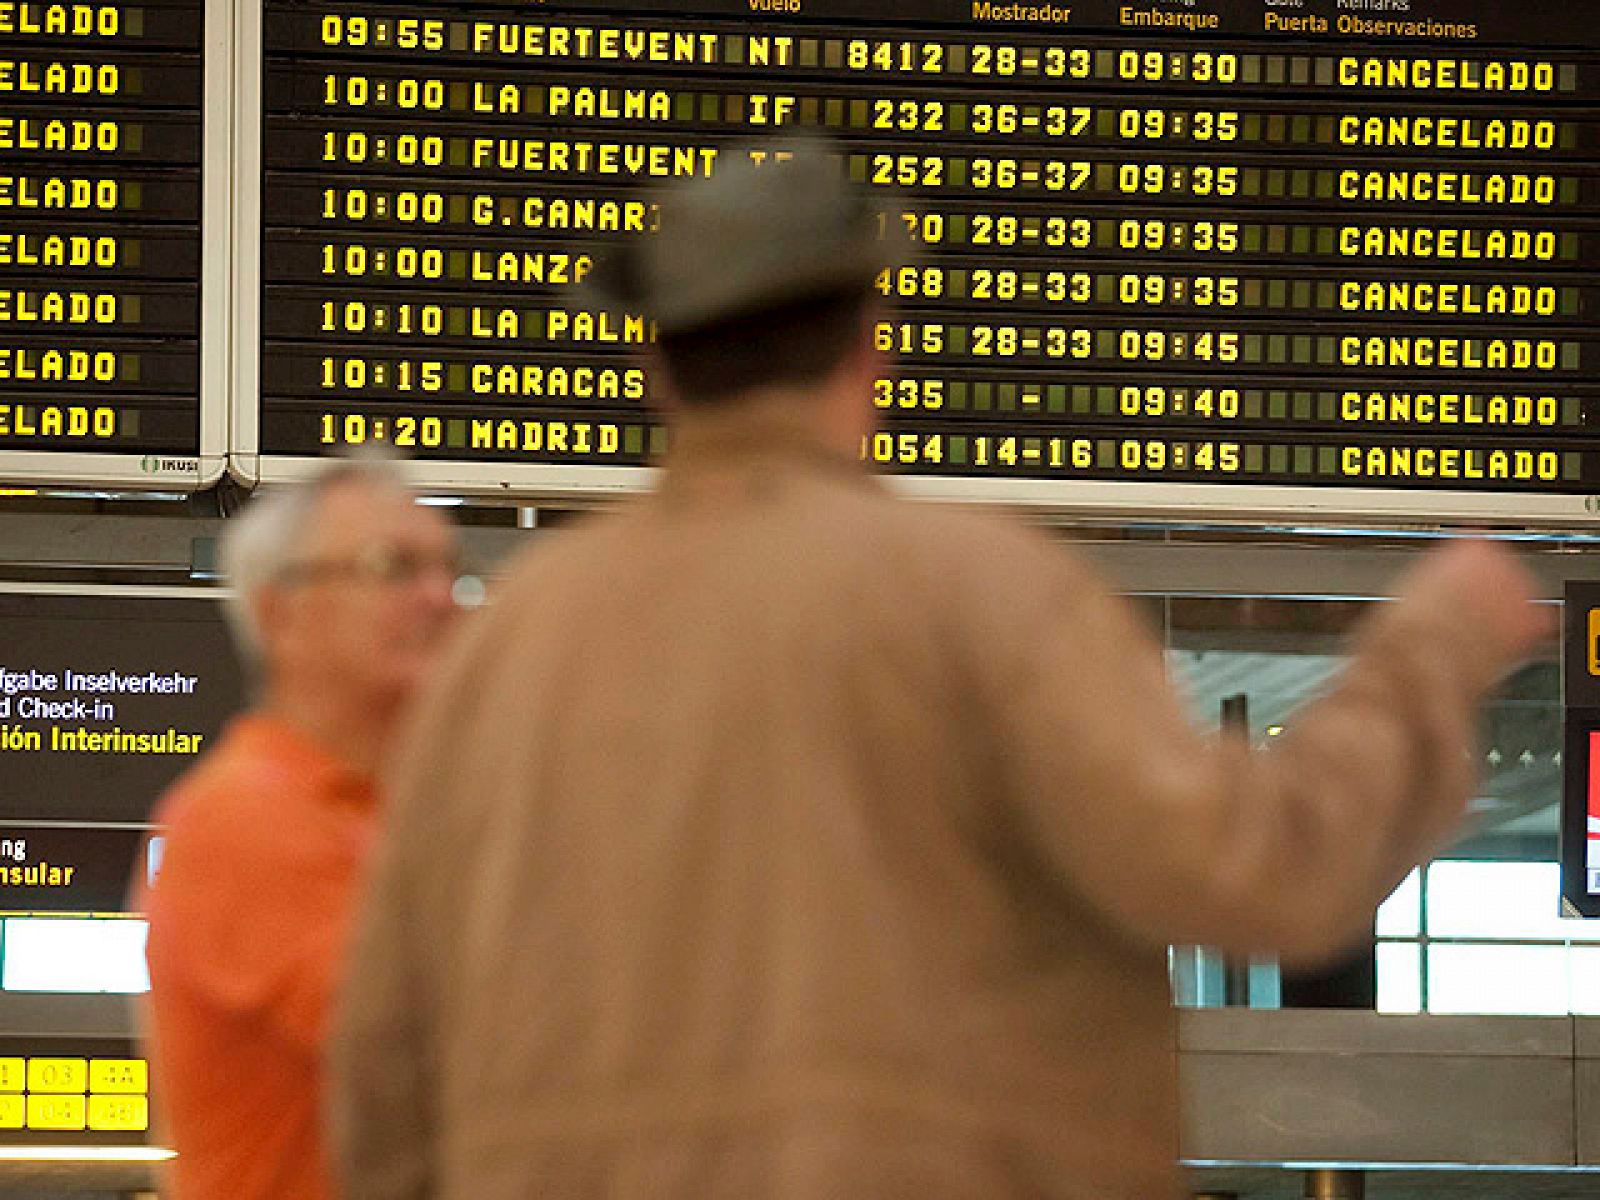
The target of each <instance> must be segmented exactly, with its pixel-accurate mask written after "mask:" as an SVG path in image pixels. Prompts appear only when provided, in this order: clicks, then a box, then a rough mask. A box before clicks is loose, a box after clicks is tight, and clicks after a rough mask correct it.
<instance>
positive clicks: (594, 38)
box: [260, 0, 1600, 504]
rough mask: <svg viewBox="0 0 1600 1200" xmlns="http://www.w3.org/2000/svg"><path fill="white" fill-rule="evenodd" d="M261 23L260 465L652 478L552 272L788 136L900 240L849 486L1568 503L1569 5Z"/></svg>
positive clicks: (314, 10) (635, 356)
mask: <svg viewBox="0 0 1600 1200" xmlns="http://www.w3.org/2000/svg"><path fill="white" fill-rule="evenodd" d="M265 17H266V19H265V50H266V56H265V63H264V70H265V88H264V91H265V97H266V110H267V111H266V115H265V127H264V141H263V155H262V161H263V167H264V171H265V178H264V210H263V211H264V224H265V235H264V248H263V306H262V313H263V321H262V338H263V351H264V353H263V356H262V376H261V385H262V389H261V390H262V394H263V397H264V399H263V401H262V414H261V423H260V450H261V452H262V454H264V455H267V456H285V457H295V456H317V455H324V454H330V453H337V452H340V451H342V450H344V449H346V448H347V447H349V446H352V445H358V444H366V443H370V442H378V443H386V444H390V445H393V446H396V447H397V448H399V449H401V450H402V451H404V452H406V453H409V454H412V455H415V456H416V457H418V458H420V459H423V460H432V461H436V462H441V463H451V464H485V465H489V464H511V463H543V464H559V465H563V466H568V467H582V466H587V465H595V466H633V465H639V464H643V463H646V462H650V461H654V459H655V458H656V457H658V456H659V455H660V454H661V453H662V452H663V451H664V449H665V448H666V446H667V438H666V434H665V432H664V431H663V430H662V429H661V428H660V427H659V425H658V423H657V421H656V420H655V419H654V418H653V417H652V415H651V413H650V410H649V408H648V406H647V402H648V400H649V398H650V396H651V394H652V391H653V385H652V380H651V378H650V369H649V367H648V365H647V364H646V363H645V362H644V361H643V356H642V354H641V351H643V350H644V349H645V348H646V347H648V345H649V343H650V341H651V339H652V336H653V334H652V330H651V329H650V327H649V324H648V322H646V321H644V320H643V319H640V318H629V317H626V316H617V315H607V314H601V313H595V312H589V311H585V310H584V309H583V308H582V307H581V301H580V300H579V299H578V298H577V297H576V296H575V295H574V287H575V285H576V284H577V283H578V282H579V281H580V280H581V279H582V277H583V276H584V275H585V274H586V273H587V272H588V271H589V270H590V269H591V268H592V266H593V264H594V263H595V261H596V260H597V259H599V258H601V257H603V256H604V255H605V254H606V252H607V248H608V247H609V246H611V245H614V244H616V243H617V242H618V241H619V240H622V239H627V238H634V237H648V236H651V234H652V233H653V231H654V229H655V227H656V224H657V219H658V213H657V210H656V206H655V200H654V191H655V189H657V188H659V187H660V186H662V185H663V184H665V183H667V182H670V181H671V180H674V179H681V178H685V177H701V176H706V175H710V174H712V173H714V172H715V171H716V170H717V169H718V166H719V164H721V163H723V162H725V161H726V156H727V155H728V154H729V153H733V152H740V153H742V152H743V151H742V150H738V151H735V150H732V149H730V148H731V147H732V146H733V145H734V143H735V142H737V141H739V140H740V139H745V138H749V137H751V136H755V137H757V138H760V137H762V136H763V135H766V134H772V135H777V134H778V133H779V132H780V131H783V130H788V129H793V128H802V129H810V130H815V131H820V132H825V133H828V134H830V135H831V136H833V137H834V138H835V139H836V140H837V142H838V145H839V169H840V171H841V172H843V173H845V174H847V175H848V176H850V177H851V178H853V179H855V180H857V181H859V182H860V183H862V184H863V185H865V186H868V187H872V188H878V189H881V190H882V192H883V194H884V196H885V197H886V200H887V201H888V203H889V204H890V209H889V211H888V212H887V213H886V215H885V222H886V230H885V232H886V233H887V232H888V230H887V225H888V224H890V223H892V224H895V225H903V226H904V227H905V228H906V229H907V230H909V231H910V233H911V234H912V236H913V238H914V239H915V240H916V241H917V242H918V243H919V245H920V250H921V253H920V256H919V259H918V261H917V263H916V265H915V266H913V267H908V268H905V269H903V270H898V271H894V272H889V273H886V274H885V275H884V276H883V277H882V278H881V279H880V280H879V282H878V286H879V291H880V292H881V293H882V294H883V295H884V297H885V298H886V299H888V300H891V301H893V302H894V305H895V311H894V312H893V314H892V315H890V316H886V317H885V318H884V319H883V320H882V322H881V323H880V325H879V326H878V329H877V334H876V335H877V338H878V341H879V345H880V346H881V347H882V349H884V350H885V351H886V352H888V353H889V354H890V355H892V356H893V358H894V359H895V361H896V374H895V376H894V377H893V378H889V377H887V376H886V377H885V378H884V379H883V380H881V381H880V382H879V384H878V386H877V389H876V396H875V401H876V403H877V405H878V406H879V408H880V409H881V410H882V412H883V414H884V416H885V418H886V423H885V428H884V431H883V432H882V433H881V434H878V435H876V436H874V437H871V438H868V439H867V440H866V441H864V443H863V445H862V448H861V452H862V456H863V458H864V459H865V460H866V461H868V462H870V463H871V464H873V465H874V466H875V467H876V468H878V469H880V470H883V471H885V472H889V473H897V474H908V475H916V476H927V477H934V478H945V479H948V478H955V479H967V480H972V479H979V480H989V479H992V480H1001V479H1010V480H1026V481H1074V480H1076V481H1099V482H1104V481H1139V482H1145V483H1174V484H1189V483H1220V484H1237V485H1249V484H1256V485H1270V486H1273V487H1275V488H1282V487H1285V486H1289V487H1295V486H1300V485H1305V486H1307V487H1309V488H1315V489H1369V490H1370V489H1379V490H1385V491H1387V490H1392V489H1401V490H1412V491H1417V492H1427V491H1435V492H1437V491H1449V492H1454V493H1484V494H1491V495H1504V496H1506V497H1507V498H1508V504H1511V503H1514V497H1515V496H1517V495H1521V496H1551V495H1561V494H1570V495H1575V496H1584V495H1594V494H1596V493H1600V427H1597V426H1596V424H1595V423H1596V421H1597V420H1600V410H1597V408H1596V400H1597V396H1600V392H1597V391H1596V389H1595V387H1594V386H1593V384H1592V380H1593V378H1594V373H1595V368H1596V367H1597V366H1600V343H1597V341H1596V336H1597V335H1596V325H1595V316H1596V313H1597V311H1600V309H1597V305H1600V269H1597V267H1596V264H1597V263H1600V258H1597V251H1600V52H1597V51H1600V42H1597V40H1596V35H1595V33H1594V29H1593V21H1592V19H1590V18H1588V17H1587V16H1586V15H1585V14H1584V12H1583V11H1582V10H1581V9H1580V8H1578V7H1575V6H1572V5H1557V4H1553V3H1545V2H1537V3H1527V4H1519V5H1515V6H1509V5H1501V4H1492V3H1486V2H1485V3H1478V2H1473V0H1416V2H1415V3H1411V4H1408V5H1407V6H1406V11H1404V12H1393V11H1388V8H1387V7H1385V8H1384V9H1383V10H1381V11H1380V10H1377V9H1366V8H1362V9H1359V10H1353V9H1351V8H1350V7H1349V6H1346V5H1341V4H1338V3H1335V2H1334V0H1308V2H1307V3H1305V4H1300V5H1295V6H1293V7H1292V8H1291V7H1288V6H1284V5H1280V4H1271V3H1266V2H1264V0H1231V2H1230V0H1210V2H1207V0H1198V2H1197V3H1193V4H1187V3H1186V4H1181V5H1180V4H1173V3H1164V2H1161V0H1154V2H1149V3H1144V4H1132V5H1128V4H1111V3H1105V2H1103V0H1100V2H1096V3H1089V4H1072V5H1033V4H1009V3H1002V4H989V3H971V2H965V3H955V2H953V0H895V2H893V3H883V2H879V3H875V4H872V5H870V6H868V5H862V4H859V3H845V2H843V0H827V2H819V0H804V3H789V2H788V0H773V2H772V3H765V2H763V3H758V4H756V3H750V2H749V0H740V2H739V3H733V2H731V0H683V2H681V3H669V2H667V0H652V2H650V3H642V4H641V3H633V4H626V5H623V4H584V3H567V2H563V0H555V2H552V3H546V4H540V5H538V6H537V10H536V11H535V10H532V9H530V8H529V7H528V6H526V5H522V4H514V3H510V2H509V0H506V2H503V3H497V2H486V3H481V4H476V5H465V4H463V5H417V4H415V3H412V4H398V3H397V4H391V3H387V2H384V0H371V2H367V3H357V4H337V5H335V4H327V3H287V2H281V0H268V2H267V4H266V12H265ZM774 144H775V143H774ZM758 145H759V143H758ZM755 153H757V154H758V155H763V154H766V153H768V151H766V150H765V149H757V150H756V151H755Z"/></svg>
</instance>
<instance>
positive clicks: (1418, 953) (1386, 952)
mask: <svg viewBox="0 0 1600 1200" xmlns="http://www.w3.org/2000/svg"><path fill="white" fill-rule="evenodd" d="M1378 1011H1379V1012H1381V1013H1417V1012H1421V1011H1422V947H1421V946H1418V945H1417V944H1416V943H1415V942H1380V943H1379V944H1378Z"/></svg>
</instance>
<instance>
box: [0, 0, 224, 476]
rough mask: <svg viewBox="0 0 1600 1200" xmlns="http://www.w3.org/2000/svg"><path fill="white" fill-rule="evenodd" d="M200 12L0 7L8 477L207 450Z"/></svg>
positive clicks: (153, 468)
mask: <svg viewBox="0 0 1600 1200" xmlns="http://www.w3.org/2000/svg"><path fill="white" fill-rule="evenodd" d="M203 25H204V20H203V10H202V5H201V0H143V2H140V3H125V2H116V3H112V2H85V3H65V4H54V3H9V2H8V3H0V481H5V482H15V481H17V480H18V478H19V475H18V463H20V462H24V461H26V462H30V463H31V464H32V465H31V466H30V467H29V469H28V471H27V472H26V477H27V478H40V477H41V474H40V473H41V470H42V471H43V475H42V478H44V479H46V480H48V481H52V482H59V483H62V484H70V483H73V482H77V481H78V480H79V478H80V476H79V474H78V468H76V467H74V466H69V465H62V466H61V467H60V469H59V472H54V471H53V470H52V468H51V467H50V466H48V465H46V466H45V467H43V468H41V467H40V466H39V465H38V464H39V462H40V459H39V457H38V456H41V455H43V456H47V458H49V459H51V460H52V461H58V462H61V463H63V464H65V463H66V461H67V456H69V455H114V456H122V457H123V458H124V459H125V460H126V463H127V467H126V470H127V472H128V473H129V474H130V475H134V476H138V475H139V474H143V475H147V476H152V477H154V476H159V475H169V476H171V475H177V476H182V475H189V476H193V475H194V474H195V470H196V459H197V456H198V455H199V453H200V449H201V446H200V399H199V389H200V278H201V265H200V258H201V238H200V218H201V183H200V164H201V159H202V131H201V122H202V87H203V78H204V72H203V64H202V60H201V51H202V33H203Z"/></svg>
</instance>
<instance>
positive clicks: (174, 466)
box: [139, 454, 200, 475]
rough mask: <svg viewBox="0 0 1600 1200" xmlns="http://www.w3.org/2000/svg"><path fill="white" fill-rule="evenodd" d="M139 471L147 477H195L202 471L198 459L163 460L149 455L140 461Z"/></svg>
mask: <svg viewBox="0 0 1600 1200" xmlns="http://www.w3.org/2000/svg"><path fill="white" fill-rule="evenodd" d="M139 469H140V470H141V471H143V472H144V473H145V474H146V475H193V474H195V473H196V472H197V471H199V470H200V460H199V459H198V458H161V457H159V456H157V455H154V454H147V455H145V456H144V457H143V458H142V459H140V460H139Z"/></svg>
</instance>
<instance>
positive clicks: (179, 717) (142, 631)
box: [0, 594, 243, 912]
mask: <svg viewBox="0 0 1600 1200" xmlns="http://www.w3.org/2000/svg"><path fill="white" fill-rule="evenodd" d="M0 632H3V634H4V645H5V649H4V652H3V654H0V909H5V910H17V909H30V910H39V911H44V910H48V911H68V912H92V911H104V910H105V909H106V907H107V905H108V902H117V901H120V895H121V891H122V890H124V888H123V887H122V886H119V883H120V884H125V882H126V878H127V872H128V870H129V868H130V867H132V865H133V863H134V858H135V853H136V851H137V848H138V847H137V839H136V836H130V835H129V833H128V832H127V830H126V829H125V828H123V829H111V830H106V831H101V832H98V833H96V832H95V831H93V830H88V829H84V828H81V827H83V826H87V825H109V826H122V827H127V826H137V825H140V824H142V823H144V822H147V821H148V820H149V817H150V813H151V809H152V808H153V807H154V805H155V802H156V799H157V797H159V796H160V794H161V792H162V791H163V790H164V789H165V788H166V787H167V786H168V785H169V784H170V783H171V782H172V781H173V780H175V779H176V778H177V777H178V776H179V775H180V774H181V773H183V772H184V771H186V770H187V769H188V768H189V767H191V766H192V765H193V764H194V763H195V762H196V761H197V759H198V757H199V755H200V754H201V753H202V752H203V751H204V750H206V749H207V748H209V747H210V745H211V744H212V742H213V741H215V739H216V736H217V734H218V733H220V731H221V729H222V727H223V725H224V723H225V722H226V721H227V720H228V719H229V717H231V716H232V715H233V714H234V713H235V712H237V711H238V710H239V709H240V708H241V707H242V693H243V680H242V678H241V672H240V668H239V665H238V662H237V660H236V659H235V658H234V655H233V650H232V646H231V644H230V640H229V637H228V632H227V629H226V627H225V625H224V623H223V620H222V614H221V612H220V611H219V601H218V600H217V599H215V598H214V597H205V598H195V599H189V598H181V599H179V598H170V599H169V598H156V597H133V596H128V597H116V598H110V597H102V596H64V595H29V594H11V595H4V594H0ZM51 825H55V826H57V828H53V829H52V828H49V826H51ZM73 827H78V828H73ZM52 865H53V866H54V868H55V869H56V870H57V871H59V872H61V874H60V875H59V876H52V875H51V874H50V872H49V870H48V868H49V867H51V866H52ZM41 866H43V867H44V868H46V869H45V870H44V871H43V873H42V874H41ZM69 870H70V871H71V876H70V877H67V876H66V874H65V873H66V872H67V871H69ZM119 875H120V881H119ZM53 895H59V896H61V897H62V901H61V902H54V901H52V900H50V897H51V896H53ZM119 907H120V906H119V905H113V907H111V909H110V910H111V911H118V910H119Z"/></svg>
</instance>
